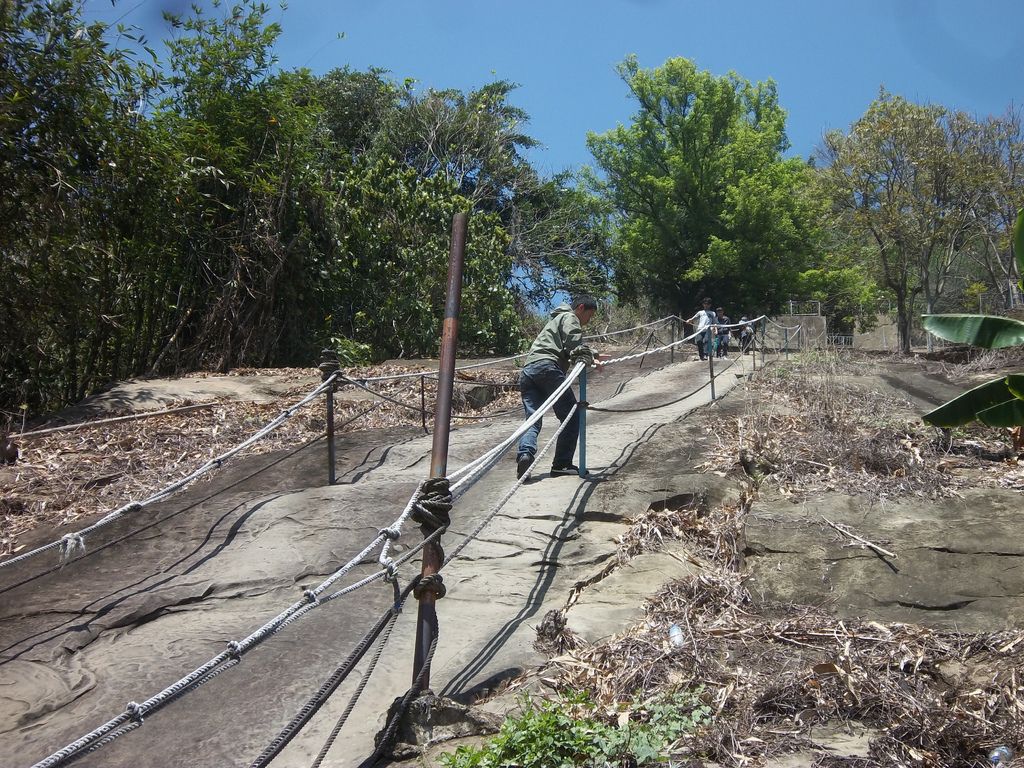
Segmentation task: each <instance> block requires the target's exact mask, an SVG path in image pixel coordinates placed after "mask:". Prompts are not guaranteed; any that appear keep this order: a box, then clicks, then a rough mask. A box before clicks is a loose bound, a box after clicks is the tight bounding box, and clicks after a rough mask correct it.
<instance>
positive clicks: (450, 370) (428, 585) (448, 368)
mask: <svg viewBox="0 0 1024 768" xmlns="http://www.w3.org/2000/svg"><path fill="white" fill-rule="evenodd" d="M468 220H469V215H468V214H466V213H457V214H455V216H454V217H453V218H452V244H451V252H450V254H449V257H448V293H447V298H446V300H445V305H444V325H443V326H442V329H441V361H440V364H439V366H438V375H437V400H436V402H435V404H434V440H433V443H432V445H431V449H430V476H431V477H432V478H434V477H445V476H446V475H447V473H448V437H449V432H450V429H451V423H452V390H453V388H454V382H455V348H456V343H457V341H458V337H459V307H460V306H461V303H462V264H463V262H464V261H465V255H466V230H467V228H468ZM420 528H421V530H422V531H423V537H424V538H427V537H429V536H430V535H431V534H433V533H434V529H432V528H430V527H428V526H427V525H422V526H421V527H420ZM443 562H444V550H443V549H442V548H441V544H440V541H439V540H437V539H435V540H433V541H430V542H428V543H427V544H425V545H424V546H423V560H422V567H421V569H420V574H421V588H420V589H418V590H417V599H418V600H419V607H418V609H417V612H416V650H415V655H414V656H413V669H412V680H413V685H414V686H418V689H419V692H421V693H422V692H425V691H428V690H430V659H429V654H430V646H431V645H433V644H434V641H435V638H434V629H435V627H437V600H438V598H439V597H440V596H441V595H443V594H444V592H443V590H444V587H443V586H442V584H441V576H440V574H439V571H440V570H441V564H442V563H443ZM438 632H440V630H438Z"/></svg>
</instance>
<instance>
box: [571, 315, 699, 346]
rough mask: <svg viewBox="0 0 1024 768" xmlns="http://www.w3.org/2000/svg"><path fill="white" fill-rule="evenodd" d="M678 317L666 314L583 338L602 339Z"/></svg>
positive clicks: (677, 318)
mask: <svg viewBox="0 0 1024 768" xmlns="http://www.w3.org/2000/svg"><path fill="white" fill-rule="evenodd" d="M680 319H681V318H679V317H678V316H676V315H666V316H665V317H661V318H658V319H657V320H652V321H651V322H649V323H644V324H643V325H634V326H633V327H632V328H622V329H621V330H618V331H608V332H607V333H592V334H590V335H589V336H584V337H583V338H584V339H586V340H588V341H589V340H590V339H603V338H604V337H606V336H618V335H620V334H623V333H629V332H630V331H639V330H640V329H641V328H650V327H651V326H652V325H660V324H661V323H665V322H668V321H670V320H680Z"/></svg>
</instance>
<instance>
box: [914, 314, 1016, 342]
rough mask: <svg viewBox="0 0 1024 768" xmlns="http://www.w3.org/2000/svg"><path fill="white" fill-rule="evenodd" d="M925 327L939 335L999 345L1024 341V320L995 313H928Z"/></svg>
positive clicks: (962, 340) (951, 339) (961, 340)
mask: <svg viewBox="0 0 1024 768" xmlns="http://www.w3.org/2000/svg"><path fill="white" fill-rule="evenodd" d="M924 327H925V329H926V330H927V331H929V332H930V333H933V334H935V335H936V336H938V337H939V338H940V339H946V340H947V341H956V342H960V343H963V344H971V345H972V346H975V347H984V348H985V349H999V348H1001V347H1013V346H1016V345H1018V344H1024V323H1022V322H1021V321H1020V320H1014V319H1012V318H1009V317H995V316H993V315H925V316H924Z"/></svg>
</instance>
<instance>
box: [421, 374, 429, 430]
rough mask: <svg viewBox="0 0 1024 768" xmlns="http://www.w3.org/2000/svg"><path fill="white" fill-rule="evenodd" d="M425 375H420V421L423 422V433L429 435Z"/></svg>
mask: <svg viewBox="0 0 1024 768" xmlns="http://www.w3.org/2000/svg"><path fill="white" fill-rule="evenodd" d="M426 378H427V377H426V376H420V421H421V422H422V423H423V434H425V435H429V434H430V430H429V429H427V383H426Z"/></svg>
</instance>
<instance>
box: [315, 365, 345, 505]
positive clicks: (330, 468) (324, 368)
mask: <svg viewBox="0 0 1024 768" xmlns="http://www.w3.org/2000/svg"><path fill="white" fill-rule="evenodd" d="M340 370H341V361H340V360H339V359H338V353H337V352H335V351H334V350H333V349H324V350H322V351H321V352H320V379H321V381H327V380H328V379H329V378H331V376H333V375H334V374H336V373H337V372H338V371H340ZM336 387H337V383H334V384H332V385H331V386H329V387H328V388H327V392H326V398H325V399H326V404H327V484H328V485H334V481H335V479H336V477H337V476H336V474H335V473H336V469H335V466H334V465H335V451H334V390H335V388H336Z"/></svg>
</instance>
